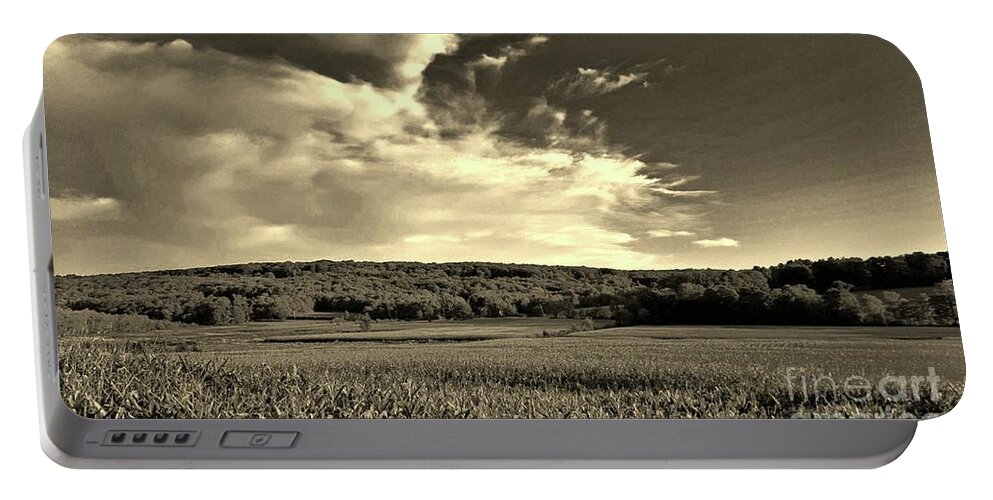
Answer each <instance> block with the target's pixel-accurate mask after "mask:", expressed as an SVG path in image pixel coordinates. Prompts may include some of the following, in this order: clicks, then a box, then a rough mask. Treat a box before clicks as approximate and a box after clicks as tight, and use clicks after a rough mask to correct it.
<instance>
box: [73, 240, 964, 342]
mask: <svg viewBox="0 0 993 500" xmlns="http://www.w3.org/2000/svg"><path fill="white" fill-rule="evenodd" d="M950 280H951V268H950V265H949V263H948V254H947V253H945V252H940V253H922V252H917V253H913V254H907V255H901V256H894V257H872V258H869V259H861V258H842V259H835V258H831V259H822V260H814V261H811V260H792V261H789V262H786V263H783V264H779V265H777V266H772V267H768V268H765V267H755V268H753V269H748V270H715V269H687V270H666V271H621V270H615V269H605V268H589V267H572V266H540V265H526V264H492V263H478V262H466V263H444V264H432V263H414V262H355V261H326V260H325V261H316V262H272V263H250V264H234V265H224V266H214V267H204V268H192V269H180V270H167V271H152V272H142V273H122V274H112V275H94V276H77V275H65V276H58V277H56V300H57V303H58V305H59V306H60V307H65V308H68V309H73V310H92V311H97V312H102V313H109V314H132V315H141V316H145V317H148V318H150V319H154V320H164V321H176V322H183V323H194V324H202V325H225V324H237V323H242V322H245V321H252V320H254V321H260V320H280V319H286V318H291V317H294V316H299V315H303V314H307V313H312V312H315V311H316V312H336V313H349V314H357V315H362V316H363V317H369V318H372V319H394V320H433V319H455V320H458V319H467V318H472V317H506V316H550V317H574V318H604V319H614V320H616V321H618V322H619V323H622V324H673V323H701V324H796V325H807V324H839V325H841V324H844V325H847V324H874V325H875V324H879V325H897V324H899V325H952V324H957V322H958V317H957V314H956V312H955V304H954V294H953V291H952V284H951V281H950ZM897 288H921V290H924V293H917V294H909V296H905V295H908V294H907V293H904V294H902V295H901V294H900V293H896V292H892V291H880V290H884V289H897Z"/></svg>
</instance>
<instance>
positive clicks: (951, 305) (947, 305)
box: [928, 280, 959, 325]
mask: <svg viewBox="0 0 993 500" xmlns="http://www.w3.org/2000/svg"><path fill="white" fill-rule="evenodd" d="M928 302H929V303H930V304H931V310H932V311H933V314H934V322H935V323H936V324H939V325H957V324H958V323H959V314H958V308H957V306H956V304H955V287H954V286H953V285H952V280H944V281H942V282H941V283H938V285H937V286H935V287H934V292H932V294H931V296H930V297H929V298H928Z"/></svg>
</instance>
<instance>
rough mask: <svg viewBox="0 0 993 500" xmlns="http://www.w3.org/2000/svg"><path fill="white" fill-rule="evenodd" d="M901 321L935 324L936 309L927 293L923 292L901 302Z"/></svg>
mask: <svg viewBox="0 0 993 500" xmlns="http://www.w3.org/2000/svg"><path fill="white" fill-rule="evenodd" d="M899 317H900V323H902V324H904V325H912V326H916V325H933V324H934V310H933V309H932V308H931V300H930V297H928V295H927V294H925V293H922V294H920V295H918V296H917V298H915V299H908V300H903V301H902V302H901V303H900V311H899Z"/></svg>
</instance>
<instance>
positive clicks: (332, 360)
mask: <svg viewBox="0 0 993 500" xmlns="http://www.w3.org/2000/svg"><path fill="white" fill-rule="evenodd" d="M44 105H45V110H46V141H47V147H48V167H49V172H48V175H49V183H50V186H49V187H50V194H51V214H52V242H53V249H54V252H53V253H54V272H55V301H56V307H57V313H56V327H57V334H58V357H59V370H60V382H61V390H62V395H63V399H64V400H65V402H66V404H67V406H68V407H69V408H70V409H72V410H73V411H75V412H77V413H78V414H80V415H82V416H85V417H91V418H608V419H613V418H929V417H933V416H937V415H940V414H943V413H945V412H947V411H948V410H950V409H951V408H952V407H953V406H954V405H955V404H956V403H957V402H958V400H959V398H960V397H961V395H962V392H963V387H964V382H965V363H964V358H963V353H962V343H961V338H960V334H959V322H958V314H957V312H956V303H955V295H954V288H953V281H952V270H951V264H950V260H949V254H948V249H947V246H946V242H945V234H944V228H943V223H942V216H941V207H940V201H939V196H938V189H937V182H936V178H935V167H934V160H933V158H932V153H931V144H930V137H929V132H928V125H927V116H926V112H925V104H924V97H923V93H922V89H921V82H920V80H919V79H918V77H917V74H916V72H915V71H914V69H913V67H912V66H911V64H910V62H909V61H907V60H906V58H905V57H904V56H903V55H902V54H901V53H900V51H899V50H898V49H897V48H895V47H893V46H892V45H890V44H889V43H888V42H886V41H884V40H881V39H878V38H874V37H870V36H859V35H817V36H799V35H797V36H794V35H788V36H787V35H769V36H765V35H706V36H704V35H555V34H552V35H204V34H200V35H72V36H68V37H63V38H61V39H59V40H57V41H56V42H54V43H53V44H52V45H51V46H50V47H49V49H48V51H47V53H46V56H45V88H44Z"/></svg>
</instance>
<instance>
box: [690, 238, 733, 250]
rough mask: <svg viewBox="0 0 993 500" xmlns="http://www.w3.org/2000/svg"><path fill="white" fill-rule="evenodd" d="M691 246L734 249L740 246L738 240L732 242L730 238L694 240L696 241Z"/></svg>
mask: <svg viewBox="0 0 993 500" xmlns="http://www.w3.org/2000/svg"><path fill="white" fill-rule="evenodd" d="M693 244H694V245H697V246H699V247H702V248H720V247H736V246H739V245H740V243H739V242H738V240H733V239H731V238H717V239H712V240H696V241H694V242H693Z"/></svg>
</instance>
